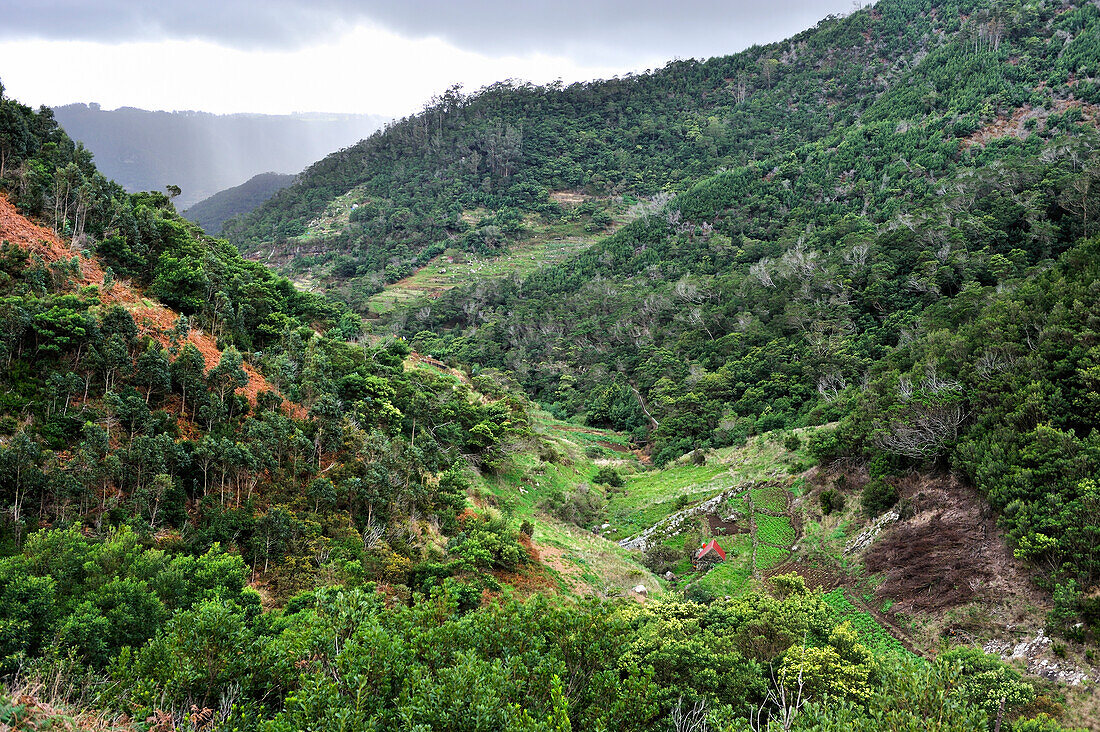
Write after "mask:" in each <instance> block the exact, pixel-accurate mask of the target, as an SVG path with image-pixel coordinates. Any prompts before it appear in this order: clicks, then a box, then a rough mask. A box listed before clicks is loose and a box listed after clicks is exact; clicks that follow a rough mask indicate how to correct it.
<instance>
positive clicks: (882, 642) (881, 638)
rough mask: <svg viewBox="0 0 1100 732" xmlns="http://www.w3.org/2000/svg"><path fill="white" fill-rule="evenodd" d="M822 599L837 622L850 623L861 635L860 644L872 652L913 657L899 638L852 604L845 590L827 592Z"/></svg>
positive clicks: (837, 589) (838, 589) (840, 588)
mask: <svg viewBox="0 0 1100 732" xmlns="http://www.w3.org/2000/svg"><path fill="white" fill-rule="evenodd" d="M822 599H823V600H825V603H826V604H827V605H828V606H829V607H830V608H831V609H832V611H833V613H834V615H835V617H836V621H837V622H838V623H841V622H847V623H850V624H851V625H852V628H853V629H854V630H855V631H856V633H857V634H858V635H859V641H860V643H862V644H864V645H865V646H867V647H868V648H870V649H871V650H873V651H876V652H879V653H883V652H894V653H901V654H904V655H909V656H912V655H913V654H912V652H911V651H909V650H908V649H907V648H906V647H905V646H904V645H902V644H901V642H900V641H898V639H897V638H894V636H892V635H890V633H889V632H888V631H887V630H886V629H885V628H884V627H882V625H881V624H880V623H879V622H878V621H877V620H875V618H874V616H873V615H871V614H870V613H867V612H864V611H862V610H860V609H859V608H857V607H856V606H855V605H854V604H852V601H851V600H850V599H849V597H848V591H845V590H844V588H842V587H838V588H836V589H835V590H832V591H831V592H826V593H825V594H824V595H822Z"/></svg>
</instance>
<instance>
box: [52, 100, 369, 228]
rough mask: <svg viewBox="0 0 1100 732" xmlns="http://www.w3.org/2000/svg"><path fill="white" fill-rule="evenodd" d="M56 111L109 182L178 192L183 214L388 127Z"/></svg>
mask: <svg viewBox="0 0 1100 732" xmlns="http://www.w3.org/2000/svg"><path fill="white" fill-rule="evenodd" d="M53 111H54V116H55V118H56V119H57V121H58V123H60V124H61V125H62V126H63V127H64V128H65V130H66V131H67V132H68V133H69V134H70V135H71V136H72V138H73V139H74V140H78V141H80V142H82V143H83V144H84V145H85V146H86V147H87V148H88V149H89V150H91V151H92V153H93V154H94V155H95V157H96V165H97V166H98V167H99V169H100V170H101V171H102V172H103V174H104V175H105V176H107V177H108V178H110V179H111V180H114V181H117V182H118V183H120V184H122V187H123V188H125V189H126V190H127V191H129V192H131V193H133V192H136V191H163V190H164V187H165V186H167V185H177V186H179V187H180V188H181V189H182V191H183V193H182V194H181V195H180V197H179V198H178V199H177V201H176V203H177V205H178V206H179V207H180V208H181V209H182V208H187V207H188V206H191V205H192V204H194V203H197V202H198V201H201V200H202V199H204V198H207V197H209V196H212V195H214V194H215V193H217V192H218V191H221V190H224V189H226V188H229V187H231V186H236V185H239V184H241V183H243V182H244V181H246V180H248V179H249V178H251V177H252V176H254V175H257V174H259V173H263V172H265V171H276V172H279V173H287V174H289V173H297V172H298V171H300V170H302V169H303V168H304V167H306V166H307V165H309V164H310V163H311V162H313V161H314V160H317V159H318V158H319V157H322V156H324V155H327V154H329V153H331V152H333V151H335V150H339V149H340V148H343V147H347V146H348V145H352V144H354V143H356V142H358V141H359V140H361V139H363V138H364V137H367V136H368V135H370V134H371V133H372V132H374V131H375V130H377V129H378V128H379V127H381V126H382V124H383V123H384V122H385V118H384V117H381V116H379V115H370V114H363V115H351V114H290V115H261V114H229V115H216V114H209V113H205V112H153V111H148V110H144V109H134V108H131V107H123V108H120V109H114V110H105V109H100V108H99V106H98V105H90V106H89V105H85V104H69V105H65V106H62V107H57V108H55V109H54V110H53Z"/></svg>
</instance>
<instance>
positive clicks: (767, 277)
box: [749, 257, 775, 287]
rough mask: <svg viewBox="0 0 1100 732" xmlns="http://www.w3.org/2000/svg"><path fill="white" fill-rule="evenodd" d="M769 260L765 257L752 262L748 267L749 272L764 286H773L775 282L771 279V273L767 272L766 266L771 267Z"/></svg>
mask: <svg viewBox="0 0 1100 732" xmlns="http://www.w3.org/2000/svg"><path fill="white" fill-rule="evenodd" d="M771 264H772V262H771V260H770V259H768V258H767V257H764V258H763V259H761V260H759V261H757V262H754V263H753V264H752V265H751V266H750V267H749V274H750V275H751V276H753V277H755V278H756V279H758V280H760V284H762V285H764V287H775V282H774V281H773V280H772V276H771V274H770V273H769V272H768V268H769V267H771Z"/></svg>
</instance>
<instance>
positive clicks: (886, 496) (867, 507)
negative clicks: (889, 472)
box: [860, 478, 898, 516]
mask: <svg viewBox="0 0 1100 732" xmlns="http://www.w3.org/2000/svg"><path fill="white" fill-rule="evenodd" d="M897 502H898V489H897V488H895V487H894V486H892V485H890V484H889V483H887V482H886V481H885V480H882V479H881V478H875V479H874V480H872V481H871V482H870V483H868V484H867V485H865V486H863V493H862V495H861V496H860V505H862V506H863V512H864V513H865V514H867V515H868V516H877V515H879V514H880V513H884V512H885V511H886V510H887V509H889V508H890V507H892V506H893V505H894V504H895V503H897Z"/></svg>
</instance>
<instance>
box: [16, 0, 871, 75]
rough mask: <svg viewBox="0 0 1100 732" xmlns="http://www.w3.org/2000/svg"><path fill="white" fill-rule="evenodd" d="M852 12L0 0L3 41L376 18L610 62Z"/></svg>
mask: <svg viewBox="0 0 1100 732" xmlns="http://www.w3.org/2000/svg"><path fill="white" fill-rule="evenodd" d="M852 7H853V3H852V0H772V1H771V2H767V1H763V2H762V1H760V0H725V1H724V2H723V1H721V0H697V1H695V2H682V3H675V2H669V1H662V0H632V1H631V2H627V1H626V0H590V1H587V2H586V1H585V0H545V1H543V2H530V1H528V0H521V1H518V2H509V1H508V0H488V1H485V2H456V1H454V0H450V1H449V0H420V1H419V2H401V0H312V1H310V0H261V1H255V2H247V1H242V0H220V1H218V0H160V1H158V2H151V1H149V0H98V1H97V2H88V1H87V0H0V14H2V16H3V21H2V22H0V38H9V39H10V38H25V37H39V38H59V39H65V40H75V39H83V40H96V41H104V42H121V41H131V40H158V39H164V38H197V39H205V40H210V41H214V42H217V43H220V44H223V45H228V46H234V47H239V48H267V49H270V48H280V47H281V48H296V47H299V46H302V45H307V44H311V43H315V42H318V41H323V40H324V38H325V36H327V35H331V34H334V33H337V32H339V30H340V29H341V28H343V27H346V26H347V25H348V24H350V23H355V22H359V21H372V22H375V23H377V24H379V25H381V26H383V27H386V28H389V29H392V30H393V31H395V32H397V33H399V34H401V35H403V36H406V37H413V38H420V37H428V36H438V37H441V38H444V39H445V40H447V41H450V42H451V43H453V44H455V45H456V46H459V47H461V48H466V49H469V50H474V51H481V52H485V53H489V54H494V55H496V54H523V53H529V52H542V53H551V54H554V53H557V54H564V55H569V56H571V57H574V58H577V59H578V60H584V61H588V62H592V63H615V62H621V61H623V60H627V59H632V58H638V57H642V56H644V57H649V58H670V57H674V56H681V57H703V56H713V55H718V54H723V53H731V52H734V51H737V50H740V49H741V48H744V47H746V46H749V45H751V44H753V43H758V42H767V41H771V40H777V39H779V38H782V37H785V36H787V35H790V34H792V33H795V32H797V31H798V30H800V29H802V28H806V27H809V26H811V25H813V24H814V23H815V22H816V21H818V20H820V19H821V18H822V17H824V16H825V15H828V14H830V13H836V12H844V11H848V10H851V9H852Z"/></svg>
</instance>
